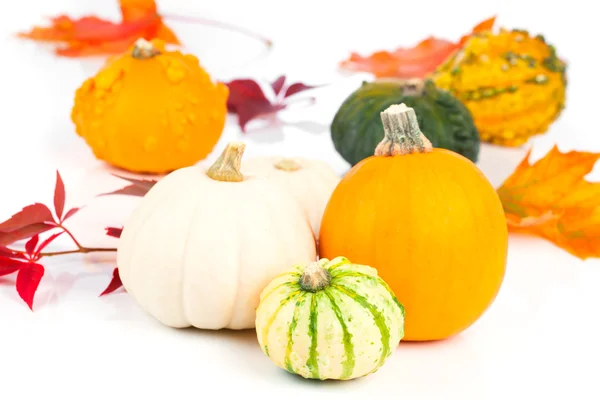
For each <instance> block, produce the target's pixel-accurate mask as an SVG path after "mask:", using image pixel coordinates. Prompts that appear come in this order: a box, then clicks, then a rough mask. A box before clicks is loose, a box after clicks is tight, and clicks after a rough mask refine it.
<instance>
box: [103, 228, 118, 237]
mask: <svg viewBox="0 0 600 400" xmlns="http://www.w3.org/2000/svg"><path fill="white" fill-rule="evenodd" d="M104 229H105V230H106V234H107V235H108V236H112V237H115V238H120V237H121V233H123V228H114V227H110V226H109V227H108V228H104Z"/></svg>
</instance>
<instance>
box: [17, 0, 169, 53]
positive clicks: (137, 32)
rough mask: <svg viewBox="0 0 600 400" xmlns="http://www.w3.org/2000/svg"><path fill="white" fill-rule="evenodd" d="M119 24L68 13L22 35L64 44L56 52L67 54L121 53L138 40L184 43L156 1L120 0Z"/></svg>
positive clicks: (21, 35)
mask: <svg viewBox="0 0 600 400" xmlns="http://www.w3.org/2000/svg"><path fill="white" fill-rule="evenodd" d="M119 5H120V9H121V17H122V20H121V22H119V23H114V22H110V21H106V20H103V19H100V18H97V17H95V16H86V17H82V18H78V19H72V18H71V17H69V16H67V15H59V16H57V17H54V18H51V25H50V26H48V27H37V26H36V27H34V28H33V29H31V30H30V31H29V32H21V33H19V34H17V36H18V37H21V38H24V39H31V40H35V41H40V42H49V43H61V44H62V45H61V46H59V47H58V48H57V49H56V50H55V52H56V54H58V55H60V56H65V57H81V56H92V55H109V54H118V53H121V52H124V51H126V50H127V49H128V48H129V47H130V46H131V45H132V44H133V43H134V42H135V41H136V40H137V39H139V38H144V39H146V40H151V39H154V38H158V39H162V40H164V41H165V42H166V43H171V44H180V42H179V40H178V39H177V36H176V35H175V34H174V33H173V31H171V29H169V28H168V27H167V26H166V25H165V24H164V23H163V21H162V18H161V16H160V15H159V14H158V10H157V8H156V2H155V1H154V0H119Z"/></svg>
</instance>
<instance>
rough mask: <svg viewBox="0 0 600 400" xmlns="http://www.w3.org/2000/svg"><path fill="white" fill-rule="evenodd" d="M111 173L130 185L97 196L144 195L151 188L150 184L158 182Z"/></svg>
mask: <svg viewBox="0 0 600 400" xmlns="http://www.w3.org/2000/svg"><path fill="white" fill-rule="evenodd" d="M112 175H113V176H116V177H117V178H120V179H123V180H126V181H128V182H130V183H131V185H127V186H125V187H123V188H121V189H117V190H113V191H112V192H107V193H102V194H100V195H98V196H110V195H117V194H121V195H127V196H138V197H144V196H145V195H146V193H148V191H150V189H152V186H154V185H156V183H157V182H158V180H154V179H134V178H127V177H125V176H120V175H115V174H112Z"/></svg>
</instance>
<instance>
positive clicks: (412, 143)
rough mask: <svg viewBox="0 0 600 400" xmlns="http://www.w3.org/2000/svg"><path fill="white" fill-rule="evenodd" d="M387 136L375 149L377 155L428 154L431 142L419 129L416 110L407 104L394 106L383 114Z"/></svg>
mask: <svg viewBox="0 0 600 400" xmlns="http://www.w3.org/2000/svg"><path fill="white" fill-rule="evenodd" d="M381 121H382V122H383V129H384V132H385V136H384V138H383V140H382V141H381V142H380V143H379V144H378V145H377V147H376V148H375V155H376V156H381V157H390V156H396V155H406V154H413V153H428V152H430V151H431V150H432V146H431V142H430V141H429V139H427V138H426V137H425V135H424V134H423V132H421V129H420V128H419V122H418V121H417V115H416V114H415V110H413V109H412V108H410V107H407V106H406V104H404V103H402V104H394V105H391V106H389V107H388V108H387V109H386V110H385V111H383V112H382V113H381Z"/></svg>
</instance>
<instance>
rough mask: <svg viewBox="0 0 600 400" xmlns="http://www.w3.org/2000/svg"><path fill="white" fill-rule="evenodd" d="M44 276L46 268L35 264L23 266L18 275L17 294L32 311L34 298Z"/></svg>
mask: <svg viewBox="0 0 600 400" xmlns="http://www.w3.org/2000/svg"><path fill="white" fill-rule="evenodd" d="M43 276H44V267H43V266H41V265H40V264H35V263H27V264H23V265H22V266H21V267H20V268H19V273H18V274H17V292H18V293H19V296H21V298H22V299H23V301H24V302H25V303H26V304H27V305H28V306H29V309H30V310H32V311H33V298H34V297H35V292H36V291H37V289H38V286H39V284H40V281H41V280H42V277H43Z"/></svg>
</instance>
